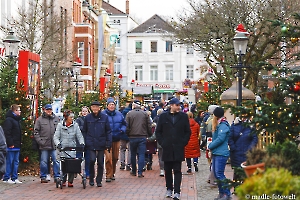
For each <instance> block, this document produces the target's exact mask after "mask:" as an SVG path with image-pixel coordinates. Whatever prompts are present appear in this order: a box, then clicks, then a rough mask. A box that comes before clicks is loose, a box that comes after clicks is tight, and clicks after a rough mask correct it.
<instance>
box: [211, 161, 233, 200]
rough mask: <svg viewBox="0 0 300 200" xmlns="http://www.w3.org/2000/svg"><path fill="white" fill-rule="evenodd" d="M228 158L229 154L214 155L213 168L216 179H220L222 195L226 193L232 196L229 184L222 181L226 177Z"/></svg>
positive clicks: (220, 192) (219, 186)
mask: <svg viewBox="0 0 300 200" xmlns="http://www.w3.org/2000/svg"><path fill="white" fill-rule="evenodd" d="M227 160H228V156H217V155H213V156H212V170H213V172H214V175H215V177H216V179H217V180H218V188H219V194H220V196H223V195H224V194H226V195H227V196H230V194H231V193H230V190H229V188H228V185H226V184H225V183H224V182H222V181H223V180H225V179H226V177H225V174H224V171H225V166H226V162H227ZM220 181H221V182H220Z"/></svg>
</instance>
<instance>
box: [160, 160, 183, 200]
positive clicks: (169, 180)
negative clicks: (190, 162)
mask: <svg viewBox="0 0 300 200" xmlns="http://www.w3.org/2000/svg"><path fill="white" fill-rule="evenodd" d="M164 164H165V165H164V167H165V180H166V187H167V190H172V191H173V174H174V193H178V194H180V185H181V180H182V173H181V161H168V162H165V163H164ZM172 170H173V174H172Z"/></svg>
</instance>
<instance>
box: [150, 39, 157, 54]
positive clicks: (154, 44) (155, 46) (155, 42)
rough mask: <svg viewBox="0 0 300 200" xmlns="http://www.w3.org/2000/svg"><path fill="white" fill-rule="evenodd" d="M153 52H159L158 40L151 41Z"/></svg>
mask: <svg viewBox="0 0 300 200" xmlns="http://www.w3.org/2000/svg"><path fill="white" fill-rule="evenodd" d="M151 52H157V41H152V42H151Z"/></svg>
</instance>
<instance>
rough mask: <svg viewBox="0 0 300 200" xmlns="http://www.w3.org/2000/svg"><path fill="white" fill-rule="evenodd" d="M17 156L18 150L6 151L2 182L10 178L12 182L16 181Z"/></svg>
mask: <svg viewBox="0 0 300 200" xmlns="http://www.w3.org/2000/svg"><path fill="white" fill-rule="evenodd" d="M19 155H20V150H16V151H7V154H6V172H5V174H4V177H3V180H4V181H7V180H8V179H10V178H11V180H13V181H14V180H16V179H18V167H19Z"/></svg>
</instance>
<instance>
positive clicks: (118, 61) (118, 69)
mask: <svg viewBox="0 0 300 200" xmlns="http://www.w3.org/2000/svg"><path fill="white" fill-rule="evenodd" d="M114 71H115V74H120V73H121V58H117V59H116V61H115V64H114Z"/></svg>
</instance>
